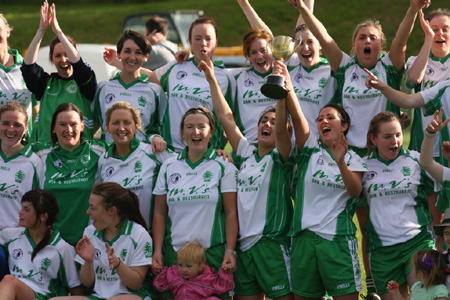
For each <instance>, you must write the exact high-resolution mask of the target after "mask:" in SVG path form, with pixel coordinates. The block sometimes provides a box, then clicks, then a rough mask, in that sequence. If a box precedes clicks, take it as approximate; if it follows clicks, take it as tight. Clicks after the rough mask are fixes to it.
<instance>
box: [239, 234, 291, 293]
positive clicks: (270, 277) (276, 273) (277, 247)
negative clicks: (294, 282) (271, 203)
mask: <svg viewBox="0 0 450 300" xmlns="http://www.w3.org/2000/svg"><path fill="white" fill-rule="evenodd" d="M236 264H237V268H236V272H234V283H235V292H236V294H238V295H241V296H251V295H256V294H259V293H264V294H266V296H267V297H269V298H272V299H273V298H279V297H282V296H285V295H287V294H289V293H291V278H290V247H288V246H285V245H281V244H279V243H277V242H276V241H274V240H271V239H269V238H266V237H263V238H261V239H260V240H259V241H258V242H257V243H256V244H255V245H253V246H252V247H251V248H250V249H248V250H247V251H245V252H242V251H238V255H237V258H236Z"/></svg>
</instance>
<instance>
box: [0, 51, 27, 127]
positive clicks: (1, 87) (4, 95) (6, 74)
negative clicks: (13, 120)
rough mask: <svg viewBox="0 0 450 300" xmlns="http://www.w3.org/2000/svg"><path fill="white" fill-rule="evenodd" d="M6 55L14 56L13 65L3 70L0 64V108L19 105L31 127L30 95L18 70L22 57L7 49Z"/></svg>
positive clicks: (16, 52)
mask: <svg viewBox="0 0 450 300" xmlns="http://www.w3.org/2000/svg"><path fill="white" fill-rule="evenodd" d="M8 53H9V54H10V55H13V56H14V64H13V65H12V66H10V67H9V68H5V66H4V65H2V64H1V63H0V106H2V105H3V104H8V103H12V102H18V103H20V104H21V105H22V106H23V107H24V108H25V109H26V111H27V114H28V120H30V125H31V123H32V120H33V118H32V107H33V104H32V94H31V92H30V91H29V90H28V88H27V85H26V84H25V81H24V80H23V76H22V71H21V70H20V66H21V65H22V62H23V57H22V56H21V55H20V54H19V51H17V50H15V49H8ZM30 129H31V127H30Z"/></svg>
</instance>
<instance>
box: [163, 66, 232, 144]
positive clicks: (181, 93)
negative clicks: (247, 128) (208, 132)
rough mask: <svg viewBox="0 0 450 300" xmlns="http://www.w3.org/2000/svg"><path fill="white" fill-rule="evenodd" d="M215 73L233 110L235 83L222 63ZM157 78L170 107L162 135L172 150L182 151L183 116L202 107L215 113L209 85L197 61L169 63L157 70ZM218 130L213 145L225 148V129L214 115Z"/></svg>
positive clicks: (215, 69) (215, 132) (166, 114)
mask: <svg viewBox="0 0 450 300" xmlns="http://www.w3.org/2000/svg"><path fill="white" fill-rule="evenodd" d="M214 74H215V76H216V79H217V82H218V83H219V86H220V89H221V91H222V94H223V95H224V96H225V99H226V100H227V102H228V105H229V106H230V107H231V109H232V110H233V99H234V94H235V92H236V81H235V80H234V77H233V76H232V75H231V74H230V73H229V72H228V71H227V70H226V69H225V67H224V65H223V64H222V62H214ZM156 76H157V77H158V79H159V81H160V82H161V86H162V88H163V89H164V91H165V92H166V93H167V108H166V112H165V115H164V119H163V125H162V128H161V135H162V137H163V138H164V140H165V141H166V142H167V145H168V147H169V148H170V149H172V150H175V152H181V151H182V150H183V149H184V147H185V144H184V143H182V142H181V134H180V122H181V117H182V116H183V115H184V113H185V112H186V111H187V110H188V109H190V108H192V107H196V106H199V105H201V106H203V107H206V108H207V109H209V110H210V111H213V104H212V100H211V93H210V89H209V84H208V82H207V81H206V79H205V75H204V74H203V72H200V71H199V70H198V65H197V63H196V62H195V60H194V58H191V59H189V60H187V61H185V62H183V63H181V64H178V63H177V62H176V61H173V62H170V63H168V64H167V65H165V66H163V67H162V68H160V69H157V70H156ZM214 119H215V121H216V129H215V131H214V136H213V137H212V138H211V143H212V145H213V146H214V148H216V149H223V147H224V146H225V142H224V141H223V129H222V127H221V126H220V123H219V122H218V121H217V118H216V116H215V114H214Z"/></svg>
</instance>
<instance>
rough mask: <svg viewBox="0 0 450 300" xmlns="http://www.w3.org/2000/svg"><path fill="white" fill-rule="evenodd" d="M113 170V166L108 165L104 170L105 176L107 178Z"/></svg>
mask: <svg viewBox="0 0 450 300" xmlns="http://www.w3.org/2000/svg"><path fill="white" fill-rule="evenodd" d="M113 172H114V167H109V168H108V169H106V171H105V177H106V178H108V177H109V176H111V175H112V173H113Z"/></svg>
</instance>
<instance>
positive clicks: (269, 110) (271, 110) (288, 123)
mask: <svg viewBox="0 0 450 300" xmlns="http://www.w3.org/2000/svg"><path fill="white" fill-rule="evenodd" d="M271 112H273V113H276V112H277V108H276V107H275V106H269V107H267V108H266V109H265V110H264V111H263V112H262V113H261V114H260V115H259V119H258V126H259V123H261V121H262V118H263V117H264V116H265V115H266V114H267V113H271ZM286 127H287V130H288V132H289V135H291V136H292V123H291V121H290V120H289V117H288V118H287V120H286Z"/></svg>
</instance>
